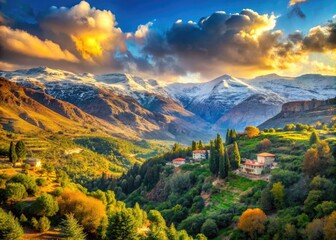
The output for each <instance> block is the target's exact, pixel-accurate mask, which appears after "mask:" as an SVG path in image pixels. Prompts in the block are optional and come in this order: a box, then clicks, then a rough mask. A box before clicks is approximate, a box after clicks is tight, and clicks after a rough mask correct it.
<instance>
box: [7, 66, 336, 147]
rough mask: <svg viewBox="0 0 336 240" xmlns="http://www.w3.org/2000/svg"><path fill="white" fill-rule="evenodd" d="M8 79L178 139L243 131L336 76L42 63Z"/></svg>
mask: <svg viewBox="0 0 336 240" xmlns="http://www.w3.org/2000/svg"><path fill="white" fill-rule="evenodd" d="M0 76H3V77H6V78H8V79H10V80H11V81H13V82H15V83H17V84H19V85H22V86H25V87H28V88H31V89H34V90H37V91H39V92H43V93H46V94H48V95H51V96H52V97H54V98H56V99H60V100H63V101H67V102H70V103H72V104H74V105H75V106H77V107H78V108H80V109H81V110H83V111H84V112H86V113H89V114H91V115H93V116H96V117H98V118H101V119H103V120H105V121H107V122H109V123H111V124H117V125H118V124H119V125H124V126H125V127H126V126H127V127H130V128H131V129H132V130H133V131H135V132H137V133H138V134H139V135H140V136H142V137H148V138H158V137H159V138H162V139H171V140H175V141H180V140H181V139H182V138H183V136H187V138H194V137H196V138H199V137H200V136H201V137H204V138H207V136H210V135H213V134H214V133H215V132H217V131H222V130H225V129H226V128H236V129H237V130H243V129H244V128H245V127H246V126H247V125H259V124H261V123H263V122H264V121H265V120H267V119H268V118H270V117H273V116H275V115H276V114H277V113H279V112H280V111H281V106H282V104H283V103H286V102H289V101H295V100H310V99H327V98H331V97H334V96H335V93H336V84H335V83H336V77H335V76H322V75H303V76H300V77H296V78H293V77H282V76H279V75H276V74H272V75H266V76H260V77H257V78H254V79H251V80H246V79H238V78H235V77H232V76H229V75H223V76H221V77H218V78H216V79H214V80H211V81H209V82H202V83H170V84H168V83H162V82H160V81H157V80H152V79H149V80H147V79H143V78H140V77H137V76H133V75H130V74H121V73H113V74H104V75H94V74H90V73H83V74H75V73H71V72H67V71H62V70H54V69H50V68H46V67H40V68H33V69H26V70H16V71H12V72H5V71H0Z"/></svg>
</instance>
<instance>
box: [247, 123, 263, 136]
mask: <svg viewBox="0 0 336 240" xmlns="http://www.w3.org/2000/svg"><path fill="white" fill-rule="evenodd" d="M245 133H246V135H247V137H248V138H254V137H258V136H259V133H260V130H259V128H257V127H254V126H247V127H246V128H245Z"/></svg>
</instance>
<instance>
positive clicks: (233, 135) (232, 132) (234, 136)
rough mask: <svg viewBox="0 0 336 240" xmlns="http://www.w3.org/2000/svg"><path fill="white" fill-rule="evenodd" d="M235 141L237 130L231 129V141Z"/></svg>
mask: <svg viewBox="0 0 336 240" xmlns="http://www.w3.org/2000/svg"><path fill="white" fill-rule="evenodd" d="M235 141H237V132H236V130H235V129H233V130H232V131H231V143H233V142H235Z"/></svg>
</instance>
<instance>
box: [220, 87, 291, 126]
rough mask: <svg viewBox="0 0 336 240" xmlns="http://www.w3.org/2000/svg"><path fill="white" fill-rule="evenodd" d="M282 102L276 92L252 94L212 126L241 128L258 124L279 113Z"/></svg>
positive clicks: (281, 98)
mask: <svg viewBox="0 0 336 240" xmlns="http://www.w3.org/2000/svg"><path fill="white" fill-rule="evenodd" d="M284 102H285V99H284V98H283V97H280V96H279V95H277V94H272V93H269V94H254V95H252V96H250V97H248V98H247V99H245V100H244V101H243V102H241V103H239V104H237V105H236V106H234V107H233V108H232V109H231V110H229V111H228V112H227V113H225V114H224V115H223V116H222V117H221V118H219V119H218V120H217V121H216V123H215V126H214V127H215V128H216V129H218V130H220V129H227V128H230V129H234V128H235V129H239V130H243V129H244V128H245V127H246V126H250V125H255V126H256V125H259V124H260V123H262V122H264V121H265V119H268V118H271V117H273V116H274V115H276V114H277V113H279V112H280V110H281V106H282V104H283V103H284Z"/></svg>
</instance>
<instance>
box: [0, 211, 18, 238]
mask: <svg viewBox="0 0 336 240" xmlns="http://www.w3.org/2000/svg"><path fill="white" fill-rule="evenodd" d="M22 235H23V229H22V227H21V225H20V223H19V221H18V220H17V219H16V218H15V217H14V216H13V214H12V213H11V212H9V213H6V212H5V211H4V210H3V209H2V208H0V239H5V240H18V239H22Z"/></svg>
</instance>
